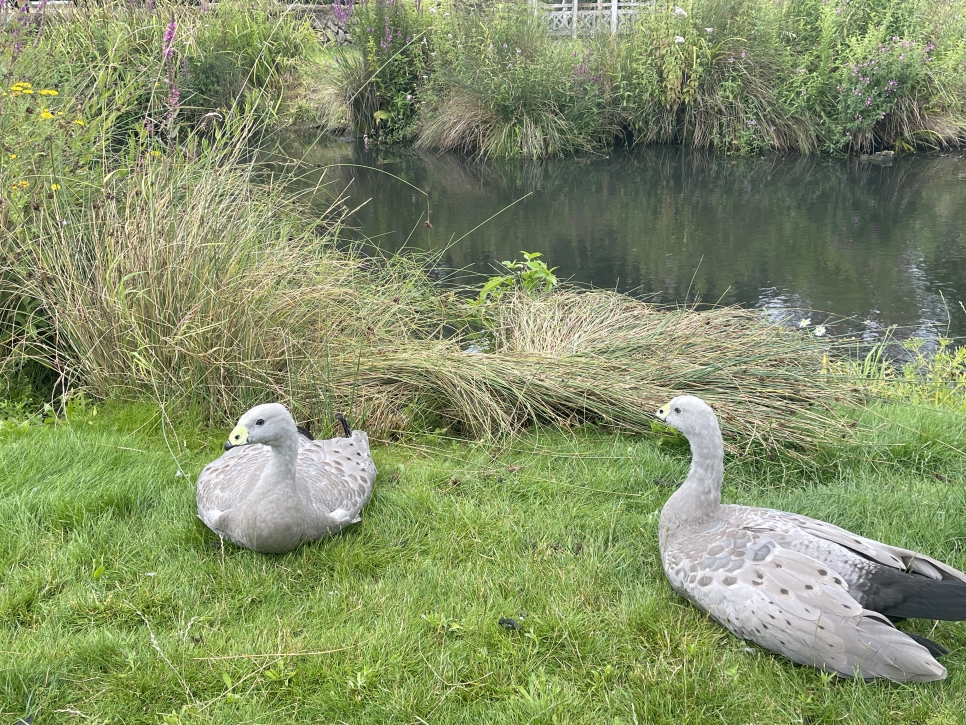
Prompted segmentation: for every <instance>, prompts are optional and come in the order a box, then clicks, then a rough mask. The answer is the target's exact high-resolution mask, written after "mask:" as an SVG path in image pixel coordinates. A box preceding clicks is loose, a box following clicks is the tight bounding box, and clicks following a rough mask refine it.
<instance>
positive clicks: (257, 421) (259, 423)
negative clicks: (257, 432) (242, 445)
mask: <svg viewBox="0 0 966 725" xmlns="http://www.w3.org/2000/svg"><path fill="white" fill-rule="evenodd" d="M255 425H265V421H264V420H262V419H261V418H259V419H258V420H256V421H255Z"/></svg>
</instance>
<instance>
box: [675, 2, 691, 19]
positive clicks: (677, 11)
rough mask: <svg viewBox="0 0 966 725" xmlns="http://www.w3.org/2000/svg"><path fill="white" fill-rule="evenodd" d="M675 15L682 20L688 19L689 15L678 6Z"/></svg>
mask: <svg viewBox="0 0 966 725" xmlns="http://www.w3.org/2000/svg"><path fill="white" fill-rule="evenodd" d="M674 14H675V15H678V16H680V17H682V18H686V17H688V13H687V11H686V10H685V9H684V8H679V7H678V6H677V5H675V6H674Z"/></svg>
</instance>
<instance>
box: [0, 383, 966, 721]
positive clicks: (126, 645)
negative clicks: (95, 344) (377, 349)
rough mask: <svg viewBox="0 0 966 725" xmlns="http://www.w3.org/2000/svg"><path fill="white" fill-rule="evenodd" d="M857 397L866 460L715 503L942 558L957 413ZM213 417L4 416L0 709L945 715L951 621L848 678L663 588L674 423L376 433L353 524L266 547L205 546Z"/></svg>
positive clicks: (745, 470)
mask: <svg viewBox="0 0 966 725" xmlns="http://www.w3.org/2000/svg"><path fill="white" fill-rule="evenodd" d="M660 402H663V401H655V405H657V404H659V403H660ZM864 415H866V416H868V417H869V418H870V420H875V421H877V422H878V423H879V429H878V432H877V433H876V438H877V440H876V441H875V442H876V443H877V446H876V447H875V448H874V449H872V448H870V449H868V450H869V451H872V450H874V451H876V453H875V454H874V455H873V454H872V453H868V452H866V449H864V448H863V447H862V445H857V446H854V447H850V448H849V449H846V450H842V451H833V450H825V451H823V452H821V456H822V463H823V466H822V469H821V470H822V471H823V473H822V474H821V475H820V476H816V474H814V473H813V474H807V475H804V477H803V474H802V470H803V469H802V468H801V467H800V466H799V465H798V464H794V463H786V464H783V463H782V462H781V460H779V461H776V462H773V463H764V462H762V461H761V460H757V461H753V462H745V461H742V460H740V459H731V460H729V463H728V467H727V469H726V481H727V483H726V487H725V489H726V490H725V498H726V500H729V501H741V502H746V503H756V504H761V505H769V506H775V507H780V508H785V509H789V510H795V511H800V512H802V513H806V514H810V515H814V516H817V517H821V518H825V519H828V520H831V521H833V522H835V523H838V524H840V525H843V526H846V527H849V528H852V529H854V530H856V531H858V532H861V533H863V534H866V535H870V536H875V537H879V538H882V539H885V540H887V541H891V542H894V543H896V544H902V545H907V546H911V547H914V548H920V549H921V550H923V551H925V552H928V553H930V554H932V555H934V556H937V557H940V558H942V559H945V560H947V561H949V562H950V563H952V564H953V565H955V566H959V567H960V568H966V547H964V542H966V521H964V519H963V517H962V516H961V512H962V511H963V510H964V506H966V456H964V455H963V453H962V451H963V450H964V448H966V421H964V419H963V418H962V416H957V415H950V414H947V413H944V412H941V411H933V410H925V409H922V410H918V411H914V410H909V409H908V408H906V407H902V406H894V407H878V408H874V409H872V410H870V411H868V412H866V413H865V414H864ZM228 426H229V421H225V425H224V426H223V428H219V429H213V430H209V429H205V428H203V427H202V426H200V425H198V424H195V423H192V422H191V421H190V420H187V421H182V422H180V423H179V424H177V425H175V426H173V427H172V426H171V425H165V426H162V425H161V416H160V414H159V412H158V411H157V409H156V408H153V407H150V406H136V405H123V406H122V405H117V404H115V405H108V406H107V407H106V408H104V409H103V410H102V411H101V412H100V414H99V415H97V416H93V417H91V415H90V411H89V410H88V411H87V412H85V411H84V410H83V409H80V410H79V412H77V413H75V414H74V415H73V416H72V417H71V422H70V423H66V422H61V423H59V424H57V425H52V426H51V425H46V426H41V425H35V426H32V427H29V428H28V429H27V430H26V431H21V432H19V433H16V434H9V435H8V436H7V437H6V440H5V441H4V444H3V446H2V448H0V471H2V475H0V518H2V520H3V521H4V527H3V529H2V533H0V557H2V558H0V566H2V567H3V570H4V572H5V576H4V586H3V589H2V591H0V624H2V626H0V651H2V657H0V715H2V717H4V718H5V719H6V720H8V721H10V720H12V719H13V718H15V717H19V716H23V715H25V714H27V713H34V712H37V711H39V712H40V718H41V720H39V721H42V722H44V723H45V724H46V723H58V722H76V721H77V720H78V718H81V715H80V713H83V716H85V718H84V719H86V718H91V721H97V722H104V721H114V720H118V721H121V722H125V723H134V722H145V723H157V722H173V723H178V722H185V723H187V722H192V723H194V722H213V723H214V722H226V723H228V722H230V723H249V722H332V723H335V722H347V723H373V722H398V723H418V722H431V723H447V722H453V723H464V722H488V723H635V722H640V723H644V722H668V723H672V722H673V723H704V722H722V723H747V722H768V723H799V722H810V723H820V722H821V723H824V722H836V721H847V722H854V723H859V722H861V723H880V722H881V723H926V722H928V723H955V722H959V721H960V718H961V711H962V704H961V703H962V699H963V694H964V692H966V649H964V647H966V625H964V624H961V623H939V624H938V625H937V626H936V628H935V631H934V632H933V636H935V637H936V638H937V639H938V640H939V641H941V642H943V643H945V644H946V645H947V646H949V647H950V648H951V649H952V652H951V653H950V654H949V655H948V656H947V657H946V658H945V664H946V666H947V667H948V669H949V671H950V677H949V679H948V680H947V681H945V682H944V683H937V684H933V685H895V684H890V683H881V682H880V683H874V684H866V683H862V682H854V681H839V680H830V679H829V678H826V677H823V676H822V675H821V674H819V673H818V672H816V671H814V670H811V669H809V668H804V667H799V666H796V665H793V664H791V663H789V662H787V661H785V660H782V659H780V658H777V657H775V656H772V655H770V654H767V653H765V652H763V651H761V650H759V649H757V648H755V647H753V646H749V645H747V644H746V643H743V642H740V641H738V640H737V639H735V638H734V637H732V636H730V635H729V634H727V633H726V632H725V631H724V630H723V629H721V628H720V627H718V626H717V625H715V624H714V623H713V622H711V621H709V620H708V619H707V618H705V617H704V616H703V615H701V614H699V613H698V612H697V611H696V610H695V609H694V608H693V607H691V606H690V605H688V604H687V603H686V602H684V601H683V600H681V599H679V598H678V597H677V596H676V595H674V593H673V592H672V591H671V590H670V588H669V586H668V585H667V584H666V582H665V580H664V577H663V574H662V572H661V568H660V562H659V559H658V553H657V546H656V537H655V533H656V531H655V530H656V523H657V512H658V511H659V509H660V507H661V506H662V505H663V502H664V500H665V499H666V498H667V496H668V494H669V493H670V490H671V489H670V488H669V487H667V486H662V485H658V484H656V483H655V479H660V480H663V481H679V480H681V479H682V478H683V477H684V475H685V472H686V470H687V466H688V461H689V454H688V450H687V447H686V445H682V444H681V442H680V441H675V440H665V442H664V443H663V444H660V445H659V444H658V443H657V439H655V438H654V437H651V436H647V437H634V436H626V435H620V434H603V433H599V432H595V431H593V430H591V429H588V428H581V429H577V430H575V431H571V433H569V434H563V433H559V432H548V431H545V430H540V429H538V430H535V431H532V432H530V433H529V434H527V435H525V436H523V437H519V438H515V439H513V440H512V441H508V442H505V443H504V444H502V445H500V446H491V445H482V444H470V443H467V442H463V441H452V440H447V439H440V438H433V437H420V438H413V437H407V438H405V439H403V440H402V441H400V442H397V443H395V444H392V445H390V446H388V447H379V448H377V449H376V450H375V453H374V455H375V458H376V462H377V464H378V466H379V469H380V474H379V477H378V479H377V483H376V490H375V494H374V496H373V499H372V501H371V503H370V504H369V506H368V508H367V509H366V510H365V512H364V515H363V521H362V523H361V524H359V525H358V526H356V527H353V528H351V529H350V530H348V531H347V532H345V533H344V534H342V535H340V536H337V537H335V538H333V539H330V540H326V541H322V542H319V543H316V544H313V545H310V546H306V547H303V548H301V549H299V550H298V551H296V552H293V553H291V554H287V555H284V556H278V557H275V556H265V555H261V554H255V553H253V552H250V551H246V550H240V549H237V548H234V547H232V546H225V547H224V548H222V547H221V546H219V544H218V541H217V539H215V537H214V536H213V535H212V534H210V533H209V532H208V531H207V530H206V529H205V528H204V527H203V525H202V524H201V523H200V522H199V521H198V520H197V518H196V517H195V507H194V494H193V481H194V479H195V477H196V476H197V473H198V472H199V470H200V469H201V467H202V465H203V464H204V463H205V462H206V461H208V460H210V459H212V458H214V457H215V456H217V455H218V454H219V453H220V445H221V440H222V438H223V436H224V435H225V431H226V430H227V428H228ZM937 439H938V440H937ZM885 445H888V450H889V451H891V453H890V455H887V456H883V455H881V454H880V453H879V451H881V450H882V448H883V446H885ZM179 470H181V471H183V472H184V474H185V475H183V476H179V475H178V471H179ZM937 474H938V476H941V477H942V478H937ZM521 614H523V615H525V616H521ZM501 617H512V618H514V619H516V620H518V621H519V622H520V624H521V625H522V630H520V631H510V630H507V629H503V628H501V627H500V626H499V625H498V621H499V619H500V618H501ZM903 626H910V625H908V624H907V625H903ZM911 626H914V627H915V629H916V631H919V632H921V633H924V634H925V633H928V632H929V631H931V626H932V623H930V622H918V623H915V624H914V625H911Z"/></svg>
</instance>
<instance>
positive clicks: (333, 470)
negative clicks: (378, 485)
mask: <svg viewBox="0 0 966 725" xmlns="http://www.w3.org/2000/svg"><path fill="white" fill-rule="evenodd" d="M296 475H297V476H298V479H299V483H300V485H301V486H302V490H303V491H304V492H305V495H306V496H307V497H308V499H309V501H310V503H311V505H313V506H314V507H316V508H318V509H320V510H322V511H324V512H326V513H329V514H337V515H336V518H337V519H338V518H343V517H346V516H348V517H349V518H350V520H355V518H356V517H357V515H358V513H359V512H360V511H361V510H362V508H363V506H365V505H366V503H368V501H369V497H370V496H371V495H372V486H373V484H374V483H375V481H376V464H375V463H374V462H373V460H372V455H371V454H370V452H369V436H367V435H366V433H365V432H363V431H361V430H354V431H352V435H351V436H350V437H348V438H331V439H328V440H316V441H311V442H306V443H305V444H304V445H302V446H301V448H300V450H299V458H298V469H297V474H296Z"/></svg>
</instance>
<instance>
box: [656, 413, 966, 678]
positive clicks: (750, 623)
mask: <svg viewBox="0 0 966 725" xmlns="http://www.w3.org/2000/svg"><path fill="white" fill-rule="evenodd" d="M657 416H658V418H660V419H662V420H664V421H665V422H667V423H668V424H669V425H672V426H674V427H675V428H677V429H678V430H679V431H681V433H683V434H684V435H685V437H686V438H687V439H688V442H689V443H690V444H691V456H692V458H691V470H690V471H689V472H688V477H687V479H686V480H685V482H684V483H683V484H682V485H681V487H680V488H679V489H678V490H677V491H675V492H674V494H673V495H672V496H671V497H670V498H669V499H668V501H667V503H666V504H665V505H664V509H663V510H662V511H661V520H660V524H659V526H660V531H659V536H660V549H661V563H662V565H663V566H664V573H665V575H666V576H667V578H668V581H669V582H670V583H671V586H672V587H673V588H674V591H676V592H677V593H678V594H680V595H681V596H683V597H685V598H687V599H689V600H690V601H691V602H693V603H694V604H695V606H697V607H698V609H700V610H702V611H703V612H707V613H708V614H709V615H710V616H711V618H712V619H714V620H715V621H717V622H719V623H720V624H722V625H724V626H725V627H726V628H727V629H728V630H730V631H731V632H732V633H733V634H735V635H736V636H738V637H741V638H743V639H748V640H751V641H752V642H756V643H757V644H759V645H761V646H762V647H764V648H766V649H769V650H771V651H773V652H778V653H780V654H783V655H785V656H786V657H788V658H789V659H791V660H794V661H795V662H799V663H801V664H805V665H811V666H813V667H817V668H819V669H821V670H824V671H826V672H834V673H835V674H837V675H839V676H841V677H851V676H859V677H863V678H865V679H873V678H877V677H882V678H885V679H888V680H894V681H897V682H898V681H906V680H913V681H917V682H929V681H931V680H941V679H943V678H945V677H946V668H945V667H943V666H942V665H941V664H939V662H937V661H936V659H935V658H936V657H938V656H940V655H943V654H945V653H946V652H947V650H946V649H945V648H944V647H942V646H941V645H939V644H936V643H935V642H932V641H930V640H928V639H926V638H925V637H921V636H919V635H914V634H908V633H905V632H902V631H900V630H898V629H896V628H895V627H894V626H893V624H892V622H891V621H890V618H904V617H923V618H927V619H949V620H962V619H966V574H963V572H961V571H958V570H956V569H953V568H952V567H951V566H948V565H946V564H943V563H942V562H940V561H937V560H936V559H932V558H930V557H928V556H924V555H922V554H919V553H916V552H914V551H909V550H907V549H900V548H899V547H895V546H889V545H888V544H883V543H880V542H878V541H874V540H872V539H867V538H864V537H862V536H857V535H856V534H853V533H851V532H849V531H846V530H845V529H842V528H839V527H838V526H834V525H832V524H828V523H825V522H824V521H818V520H816V519H810V518H808V517H807V516H799V515H798V514H791V513H786V512H784V511H775V510H773V509H765V508H756V507H753V506H734V505H731V506H726V505H722V504H721V478H722V474H723V470H724V450H723V447H722V442H721V431H720V430H719V428H718V421H717V419H716V418H715V415H714V412H713V411H712V410H711V408H710V407H708V405H707V404H705V403H704V401H702V400H700V399H699V398H695V397H693V396H690V395H682V396H679V397H677V398H674V400H672V401H671V402H670V403H668V404H667V405H665V406H664V407H663V408H661V409H660V410H659V411H658V412H657Z"/></svg>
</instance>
